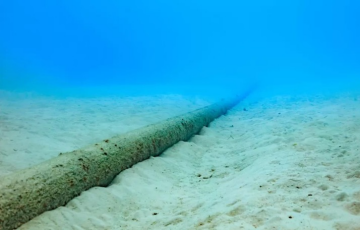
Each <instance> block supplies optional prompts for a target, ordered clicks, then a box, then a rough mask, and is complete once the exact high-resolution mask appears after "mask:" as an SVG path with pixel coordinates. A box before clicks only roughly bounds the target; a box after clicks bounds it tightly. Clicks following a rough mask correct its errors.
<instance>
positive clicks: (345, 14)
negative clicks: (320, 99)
mask: <svg viewBox="0 0 360 230" xmlns="http://www.w3.org/2000/svg"><path fill="white" fill-rule="evenodd" d="M359 9H360V2H359V1H356V0H338V1H336V0H326V1H325V0H318V1H310V0H292V1H285V0H280V1H265V0H255V1H187V0H181V1H177V0H176V1H164V0H155V1H141V0H135V1H119V0H117V1H114V0H110V1H84V0H78V1H70V0H63V1H45V0H34V1H20V0H11V1H10V0H9V1H6V0H4V1H1V2H0V31H1V36H0V71H1V72H0V89H5V90H23V91H26V90H32V91H39V92H41V91H42V92H45V91H46V92H47V93H49V94H51V93H59V92H62V89H65V88H69V87H70V88H71V87H81V88H92V87H101V88H102V89H103V90H102V91H101V92H102V93H105V92H107V90H106V89H107V88H109V91H111V88H114V86H119V85H120V86H121V85H146V87H143V88H147V89H149V88H151V87H148V86H149V85H150V86H154V87H155V88H156V86H159V85H167V86H169V87H168V88H169V89H171V90H173V91H176V90H179V91H182V92H183V91H184V87H189V86H191V87H193V89H196V88H197V87H204V86H208V87H213V88H219V89H222V90H223V91H229V90H237V89H239V87H241V86H243V85H246V84H248V83H251V82H257V83H259V84H260V85H262V86H266V87H277V90H280V91H281V90H288V91H289V92H293V90H294V89H297V90H299V87H300V86H301V87H304V88H303V89H302V90H313V91H314V90H315V91H321V90H322V89H324V88H327V87H330V88H334V89H338V88H340V86H341V87H342V88H355V89H356V88H360V84H359V78H360V77H359V76H360V75H359V73H360V65H359V63H360V45H359V41H360V36H359V35H360V30H359V22H360V20H359V19H360V16H359V15H360V14H358V11H359ZM170 86H171V87H170ZM55 88H56V90H54V89H55ZM139 90H141V89H139ZM109 91H108V92H109ZM115 91H116V90H115ZM185 91H186V90H185ZM149 93H151V92H150V91H149Z"/></svg>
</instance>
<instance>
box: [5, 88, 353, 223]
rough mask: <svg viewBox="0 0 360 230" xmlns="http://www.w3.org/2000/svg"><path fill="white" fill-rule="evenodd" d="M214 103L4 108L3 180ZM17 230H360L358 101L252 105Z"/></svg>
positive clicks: (28, 102) (151, 100)
mask: <svg viewBox="0 0 360 230" xmlns="http://www.w3.org/2000/svg"><path fill="white" fill-rule="evenodd" d="M208 104H209V101H207V100H205V99H204V100H203V99H200V98H197V99H190V98H186V97H182V96H176V95H167V96H153V97H121V98H97V99H61V100H60V99H49V98H28V97H25V98H22V97H20V98H16V99H14V98H10V97H3V98H1V99H0V108H1V109H0V132H1V135H0V177H1V176H3V175H7V174H10V173H11V172H14V171H16V170H19V169H22V168H26V167H29V166H32V165H35V164H37V163H40V162H42V161H44V160H47V159H50V158H52V157H55V156H57V155H58V154H59V152H65V151H70V150H73V149H76V148H79V147H83V146H85V145H89V144H92V143H94V142H98V141H99V140H102V139H104V138H109V137H111V136H113V135H116V134H119V133H123V132H126V131H129V130H132V129H135V128H138V127H142V126H144V125H147V124H151V123H154V122H157V121H161V120H164V119H165V118H168V117H172V116H175V115H179V114H181V113H185V112H188V111H191V110H194V109H197V108H201V107H203V106H206V105H208ZM0 179H1V178H0ZM19 229H23V230H25V229H34V230H35V229H179V230H183V229H324V230H325V229H339V230H340V229H346V230H348V229H349V230H355V229H360V96H359V94H352V95H350V94H346V95H341V96H332V97H329V96H327V97H325V96H301V97H300V96H299V97H285V96H282V97H280V96H279V97H271V98H267V99H261V100H257V99H254V98H251V97H250V98H248V99H246V100H245V101H244V102H242V103H240V104H239V105H237V106H236V107H235V108H233V109H232V110H230V111H229V112H228V113H227V114H226V115H225V116H222V117H220V118H219V119H216V120H215V121H214V122H212V123H211V124H210V125H209V127H204V128H203V129H202V130H201V132H200V133H199V134H198V135H195V136H194V137H193V138H191V139H190V140H189V141H188V142H179V143H177V144H176V145H174V146H173V147H171V148H169V149H168V150H166V151H165V152H164V153H163V154H162V155H160V156H159V157H153V158H150V159H148V160H146V161H143V162H141V163H138V164H136V165H135V166H133V167H132V168H130V169H127V170H125V171H123V172H122V173H120V174H119V175H118V176H117V177H116V178H115V180H114V181H113V182H112V184H111V185H110V186H109V187H106V188H102V187H94V188H92V189H90V190H88V191H85V192H83V193H82V194H81V195H80V196H78V197H76V198H74V199H73V200H72V201H70V202H69V203H68V204H67V205H66V206H64V207H60V208H57V209H55V210H53V211H49V212H45V213H43V214H42V215H40V216H38V217H36V218H34V219H33V220H31V221H29V222H28V223H26V224H24V225H23V226H21V227H20V228H19Z"/></svg>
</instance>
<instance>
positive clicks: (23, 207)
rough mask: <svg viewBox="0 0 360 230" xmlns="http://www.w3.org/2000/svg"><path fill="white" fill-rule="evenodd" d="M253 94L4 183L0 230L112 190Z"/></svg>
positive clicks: (66, 155)
mask: <svg viewBox="0 0 360 230" xmlns="http://www.w3.org/2000/svg"><path fill="white" fill-rule="evenodd" d="M252 91H253V88H250V89H249V90H247V91H245V92H244V93H243V94H241V95H238V96H236V97H234V98H232V99H228V100H222V101H220V102H218V103H215V104H213V105H210V106H207V107H204V108H201V109H198V110H195V111H193V112H189V113H186V114H183V115H180V116H176V117H173V118H170V119H167V120H165V121H163V122H159V123H156V124H152V125H148V126H146V127H144V128H140V129H137V130H134V131H131V132H128V133H125V134H122V135H118V136H115V137H112V138H109V139H106V140H103V141H101V142H99V143H96V144H94V145H91V146H88V147H85V148H81V149H78V150H75V151H72V152H68V153H64V154H61V155H59V156H58V157H55V158H53V159H50V160H48V161H45V162H43V163H41V164H39V165H36V166H33V167H30V168H27V169H23V170H20V171H18V172H15V173H13V174H10V175H8V176H4V177H2V178H1V181H0V229H4V230H5V229H14V228H17V227H19V226H20V225H22V224H24V223H26V222H27V221H29V220H31V219H32V218H34V217H36V216H38V215H40V214H41V213H43V212H45V211H49V210H53V209H55V208H57V207H59V206H62V205H65V204H66V203H68V202H69V201H70V200H71V199H73V198H74V197H76V196H78V195H79V194H80V193H81V192H83V191H85V190H88V189H90V188H92V187H95V186H108V185H109V184H110V183H111V181H112V180H113V179H114V178H115V176H116V175H118V174H119V173H120V172H121V171H123V170H125V169H127V168H130V167H131V166H133V165H134V164H136V163H138V162H141V161H143V160H146V159H148V158H150V157H151V156H158V155H160V154H161V153H162V152H163V151H165V150H166V149H167V148H169V147H171V146H172V145H174V144H176V143H177V142H179V141H186V140H188V139H189V138H191V137H192V136H193V135H195V134H197V133H198V132H199V131H200V130H201V129H202V127H204V126H206V125H208V124H209V123H210V122H211V121H213V120H214V119H215V118H218V117H219V116H221V115H222V114H225V113H226V112H227V110H229V109H231V108H232V107H233V106H235V105H236V104H237V103H239V102H240V101H241V100H242V99H244V98H245V97H246V96H247V95H249V94H250V93H251V92H252Z"/></svg>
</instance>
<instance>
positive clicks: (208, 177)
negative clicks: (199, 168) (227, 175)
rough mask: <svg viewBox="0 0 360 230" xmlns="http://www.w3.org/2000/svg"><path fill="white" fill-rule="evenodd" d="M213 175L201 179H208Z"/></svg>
mask: <svg viewBox="0 0 360 230" xmlns="http://www.w3.org/2000/svg"><path fill="white" fill-rule="evenodd" d="M212 176H213V175H210V176H204V177H203V179H205V180H206V179H210V178H211V177H212Z"/></svg>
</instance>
